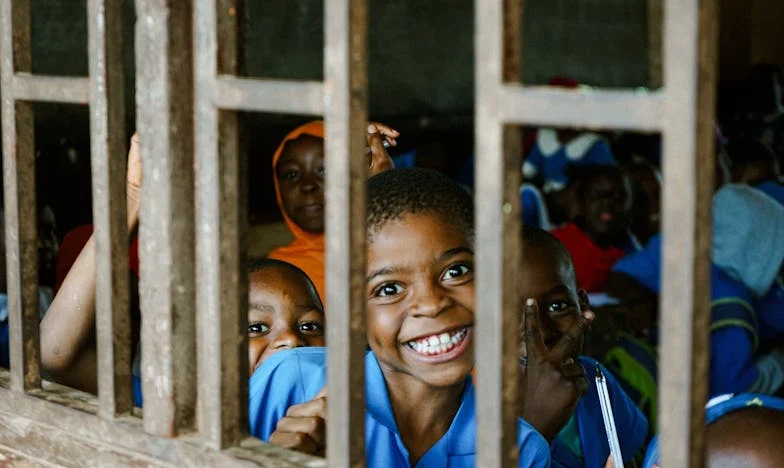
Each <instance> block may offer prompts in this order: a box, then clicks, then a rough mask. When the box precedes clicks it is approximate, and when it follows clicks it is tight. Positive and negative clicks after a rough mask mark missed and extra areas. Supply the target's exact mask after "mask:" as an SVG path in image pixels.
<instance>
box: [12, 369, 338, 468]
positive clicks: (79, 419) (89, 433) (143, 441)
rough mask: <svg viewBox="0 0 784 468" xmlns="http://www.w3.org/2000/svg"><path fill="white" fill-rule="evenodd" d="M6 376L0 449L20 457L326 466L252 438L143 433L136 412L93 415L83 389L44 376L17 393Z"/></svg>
mask: <svg viewBox="0 0 784 468" xmlns="http://www.w3.org/2000/svg"><path fill="white" fill-rule="evenodd" d="M9 381H10V376H9V372H8V371H7V370H5V369H0V453H2V452H3V450H4V449H3V448H2V447H12V448H13V449H14V450H15V452H16V453H18V454H21V455H22V456H26V457H31V458H38V459H44V460H46V461H49V462H52V463H55V464H57V465H58V466H59V465H60V464H63V465H77V466H80V465H90V464H96V463H95V462H96V460H100V461H99V462H98V463H97V464H99V465H109V466H114V465H120V464H121V463H119V462H120V461H123V460H127V459H128V458H129V457H131V458H134V459H136V460H143V461H145V462H147V463H143V464H144V465H147V464H148V463H150V462H152V463H150V464H151V465H153V466H158V465H164V466H226V467H235V466H241V467H245V466H261V467H269V468H272V467H275V468H288V467H292V468H293V467H303V466H306V467H313V468H316V467H323V466H326V463H325V461H324V460H323V459H319V458H316V457H312V456H309V455H306V454H304V453H300V452H294V451H291V450H284V449H281V448H279V447H274V446H271V445H267V444H265V443H263V442H261V441H260V440H258V439H253V438H247V439H244V440H243V441H242V442H240V444H239V445H238V446H237V447H232V448H230V449H228V450H222V451H217V450H212V449H209V448H207V447H205V446H204V445H203V444H202V443H201V439H200V438H199V437H198V436H197V435H195V434H185V435H183V436H181V437H179V438H176V439H170V438H166V437H157V436H152V435H148V434H145V433H144V430H143V428H142V420H141V419H140V418H139V417H136V416H121V417H119V418H117V419H116V420H114V421H111V420H106V419H102V418H99V417H97V416H96V414H97V413H98V406H99V404H98V399H97V398H96V397H94V396H93V395H90V394H88V393H84V392H80V391H78V390H73V389H71V388H68V387H65V386H63V385H58V384H55V383H51V382H48V381H44V382H43V388H42V389H37V390H32V391H30V393H29V395H22V394H20V393H15V392H12V391H10V390H8V386H9V384H10V382H9ZM74 447H76V448H79V449H80V450H73V448H74ZM69 455H70V456H73V457H75V458H69ZM115 455H116V456H115ZM96 456H98V457H100V458H98V459H96ZM58 461H59V462H60V463H58Z"/></svg>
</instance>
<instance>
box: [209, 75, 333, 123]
mask: <svg viewBox="0 0 784 468" xmlns="http://www.w3.org/2000/svg"><path fill="white" fill-rule="evenodd" d="M214 103H215V105H216V106H217V107H218V108H220V109H233V110H241V111H252V112H276V113H281V114H310V115H322V114H323V113H324V84H323V83H322V82H321V81H295V80H261V79H251V78H238V77H235V76H226V75H224V76H219V77H218V79H217V87H216V90H215V96H214Z"/></svg>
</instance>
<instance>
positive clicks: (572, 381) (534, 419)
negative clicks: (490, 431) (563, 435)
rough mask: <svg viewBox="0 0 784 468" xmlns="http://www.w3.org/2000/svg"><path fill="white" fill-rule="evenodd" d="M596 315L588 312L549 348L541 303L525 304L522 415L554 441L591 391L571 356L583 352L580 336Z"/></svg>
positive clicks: (520, 376)
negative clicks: (544, 333)
mask: <svg viewBox="0 0 784 468" xmlns="http://www.w3.org/2000/svg"><path fill="white" fill-rule="evenodd" d="M593 318H594V314H593V312H590V311H586V312H584V313H583V315H581V316H579V317H577V320H576V322H575V323H574V324H573V325H572V327H571V328H569V329H568V330H567V331H566V333H564V334H563V336H562V337H561V339H560V340H558V343H556V344H555V346H553V348H552V349H547V346H546V345H545V344H544V336H543V333H542V329H541V327H540V324H539V306H538V304H537V303H536V301H535V300H534V299H528V300H527V301H526V306H525V345H526V348H527V356H526V363H525V366H524V367H521V369H520V372H519V374H518V375H519V380H518V392H519V394H520V416H521V417H522V418H523V419H525V420H526V421H528V423H529V424H531V425H532V426H533V427H534V428H536V429H537V430H538V431H539V432H540V433H541V434H542V435H543V436H544V437H545V438H546V439H547V440H548V441H552V440H553V439H554V438H555V436H556V435H558V432H559V431H560V430H561V429H562V428H563V427H564V425H566V423H567V422H568V421H569V418H570V417H571V415H572V413H573V412H574V409H575V407H576V406H577V402H578V401H579V400H580V397H582V395H583V394H584V393H585V392H586V391H587V390H588V380H587V379H586V377H585V372H584V371H583V368H582V366H580V365H579V364H578V363H576V362H575V360H574V358H573V357H572V356H575V355H577V353H578V352H579V351H580V350H579V346H580V343H581V342H582V340H581V338H582V337H583V336H584V335H585V332H586V330H587V329H588V326H589V325H590V324H591V321H592V320H593Z"/></svg>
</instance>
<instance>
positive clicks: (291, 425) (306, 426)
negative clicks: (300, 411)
mask: <svg viewBox="0 0 784 468" xmlns="http://www.w3.org/2000/svg"><path fill="white" fill-rule="evenodd" d="M324 426H325V422H324V419H322V418H320V417H318V416H303V417H290V416H286V417H284V418H283V419H281V420H280V421H278V426H277V427H276V428H275V432H280V433H281V434H284V433H288V434H304V435H306V436H307V438H308V439H310V440H311V441H312V442H315V444H316V445H317V446H319V447H320V446H323V445H324V444H325V443H326V438H325V436H324V434H325V431H324Z"/></svg>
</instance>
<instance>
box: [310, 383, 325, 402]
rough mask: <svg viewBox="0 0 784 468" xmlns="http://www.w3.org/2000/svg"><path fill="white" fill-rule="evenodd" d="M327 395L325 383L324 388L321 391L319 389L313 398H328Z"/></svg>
mask: <svg viewBox="0 0 784 468" xmlns="http://www.w3.org/2000/svg"><path fill="white" fill-rule="evenodd" d="M326 397H327V386H326V385H324V388H322V389H321V391H319V392H318V393H317V394H316V396H314V397H313V399H314V400H315V399H317V398H326Z"/></svg>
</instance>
